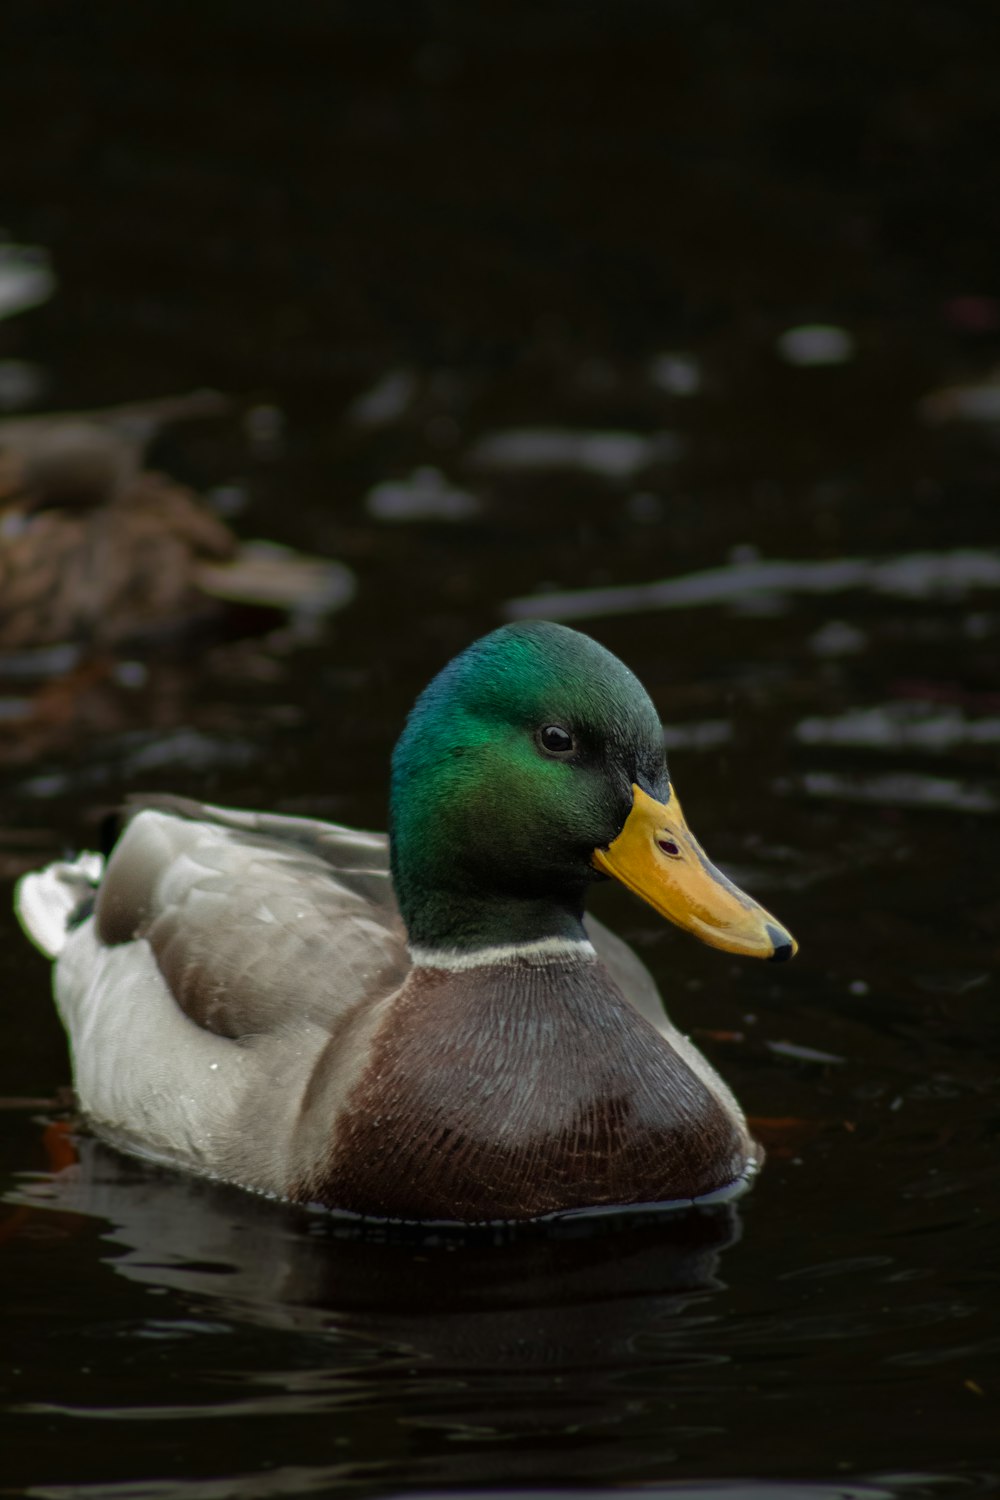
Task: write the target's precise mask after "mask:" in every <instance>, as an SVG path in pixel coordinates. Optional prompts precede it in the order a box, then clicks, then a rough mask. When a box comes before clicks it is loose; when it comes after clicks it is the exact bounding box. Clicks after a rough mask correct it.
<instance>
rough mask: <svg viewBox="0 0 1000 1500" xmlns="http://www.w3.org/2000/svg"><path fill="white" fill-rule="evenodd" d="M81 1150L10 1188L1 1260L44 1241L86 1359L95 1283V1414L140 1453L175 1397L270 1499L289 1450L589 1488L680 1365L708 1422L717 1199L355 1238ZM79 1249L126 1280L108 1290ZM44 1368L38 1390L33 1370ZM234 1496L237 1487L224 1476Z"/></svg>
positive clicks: (220, 1190) (423, 1473)
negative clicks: (580, 1227) (75, 1161)
mask: <svg viewBox="0 0 1000 1500" xmlns="http://www.w3.org/2000/svg"><path fill="white" fill-rule="evenodd" d="M78 1144H79V1149H80V1157H81V1159H80V1163H79V1165H78V1166H76V1167H71V1168H69V1169H66V1170H63V1171H60V1172H58V1173H56V1174H55V1175H54V1176H45V1177H43V1178H41V1179H40V1180H37V1181H36V1182H34V1183H30V1184H28V1183H22V1184H20V1185H19V1186H18V1188H17V1189H16V1194H15V1195H11V1196H12V1197H13V1198H14V1201H15V1202H16V1203H17V1205H19V1207H18V1208H16V1209H15V1212H19V1213H21V1214H25V1215H28V1216H29V1217H28V1219H27V1221H26V1222H25V1221H22V1222H23V1223H24V1235H23V1238H15V1239H14V1240H12V1241H10V1242H8V1243H7V1244H6V1245H5V1246H4V1250H5V1257H6V1266H7V1273H8V1276H9V1277H13V1278H14V1280H15V1281H16V1280H17V1277H18V1275H19V1271H20V1268H21V1265H22V1264H23V1265H24V1269H25V1273H27V1272H28V1270H29V1267H30V1268H32V1274H33V1275H34V1276H35V1277H36V1278H37V1275H38V1257H39V1255H40V1254H43V1253H44V1254H46V1255H47V1268H48V1270H49V1272H50V1274H51V1276H52V1277H54V1278H55V1279H56V1280H57V1281H59V1280H60V1279H61V1278H63V1279H66V1284H67V1287H69V1288H73V1289H74V1290H72V1291H67V1294H66V1296H65V1298H64V1299H63V1302H62V1303H59V1301H58V1299H57V1300H56V1307H55V1309H54V1311H53V1312H52V1314H51V1316H50V1318H49V1322H50V1324H52V1323H53V1320H56V1321H55V1323H54V1326H55V1328H56V1329H57V1331H58V1329H59V1327H60V1324H59V1322H58V1319H59V1318H60V1316H62V1318H63V1319H64V1321H65V1325H66V1329H67V1336H69V1334H70V1332H72V1335H73V1337H74V1338H75V1339H76V1343H75V1345H74V1347H75V1348H77V1349H80V1350H82V1351H83V1352H82V1353H81V1354H80V1355H79V1356H78V1357H79V1358H84V1359H85V1358H86V1351H87V1350H88V1349H89V1343H88V1339H89V1337H90V1335H91V1332H92V1330H91V1328H90V1327H89V1326H88V1327H85V1328H81V1326H80V1321H79V1320H80V1318H81V1316H82V1315H81V1312H80V1293H79V1288H80V1282H79V1277H80V1275H81V1274H84V1275H85V1276H86V1277H87V1281H88V1284H91V1285H92V1286H93V1287H95V1288H98V1287H99V1288H100V1289H101V1291H100V1297H101V1315H100V1324H99V1329H98V1332H97V1335H96V1337H97V1339H98V1340H99V1343H100V1345H102V1346H106V1341H107V1338H108V1334H107V1332H106V1329H107V1328H108V1327H109V1326H111V1327H113V1329H114V1344H115V1346H116V1348H117V1351H118V1358H120V1359H122V1360H124V1361H125V1362H126V1372H125V1373H124V1374H123V1376H122V1381H123V1383H122V1385H121V1387H119V1388H117V1389H118V1390H119V1391H123V1392H124V1394H123V1395H121V1397H120V1400H121V1405H117V1404H116V1394H115V1392H116V1387H115V1385H114V1383H113V1375H111V1374H109V1366H108V1363H107V1361H106V1363H105V1365H104V1366H102V1367H101V1369H102V1379H103V1382H104V1384H103V1386H102V1400H101V1410H99V1411H98V1413H97V1417H98V1420H102V1423H103V1426H102V1430H104V1429H105V1428H106V1425H107V1423H106V1418H107V1417H108V1415H114V1414H115V1413H116V1412H117V1411H121V1410H122V1407H124V1409H125V1411H124V1414H125V1415H126V1416H127V1417H128V1418H129V1419H131V1420H132V1422H133V1427H132V1428H130V1431H131V1432H132V1433H133V1442H135V1443H137V1444H139V1445H140V1451H141V1459H142V1461H143V1462H147V1461H148V1457H149V1452H150V1447H149V1444H150V1443H153V1442H155V1441H156V1439H157V1437H158V1436H159V1434H160V1432H162V1430H163V1427H164V1425H165V1424H164V1423H163V1422H162V1421H159V1422H157V1421H156V1418H157V1417H158V1416H160V1417H165V1416H171V1415H174V1414H175V1413H176V1414H177V1415H182V1416H183V1417H184V1419H185V1420H190V1419H191V1418H194V1422H195V1425H194V1427H193V1428H192V1429H187V1428H186V1427H185V1429H184V1431H185V1434H186V1433H187V1432H188V1431H189V1430H190V1431H191V1432H192V1433H193V1432H196V1431H197V1429H199V1428H200V1429H201V1430H202V1433H203V1434H204V1432H205V1421H204V1420H198V1419H209V1420H211V1419H214V1418H222V1419H224V1420H225V1422H226V1423H227V1424H228V1425H227V1428H226V1430H227V1432H228V1431H229V1430H230V1429H231V1428H232V1427H233V1424H238V1426H239V1434H240V1436H239V1439H238V1441H237V1442H236V1446H235V1448H234V1449H233V1455H238V1456H233V1455H230V1457H231V1459H232V1462H234V1463H237V1464H238V1465H239V1467H240V1469H241V1470H243V1469H245V1470H247V1471H253V1470H255V1469H256V1467H257V1465H258V1462H259V1461H260V1460H259V1459H258V1457H257V1455H258V1452H259V1450H261V1449H263V1450H264V1451H266V1455H267V1463H268V1476H267V1477H268V1481H269V1487H268V1492H269V1493H271V1492H273V1493H277V1492H278V1490H280V1492H281V1493H285V1489H284V1488H283V1487H282V1486H281V1485H280V1483H277V1481H276V1480H275V1478H274V1475H273V1474H272V1473H271V1466H272V1465H273V1464H275V1463H284V1464H288V1465H294V1466H295V1468H294V1475H295V1478H296V1480H297V1481H299V1482H296V1483H290V1484H289V1486H288V1493H294V1494H299V1493H303V1494H304V1493H315V1494H317V1495H318V1494H323V1495H327V1494H331V1495H332V1494H336V1493H338V1492H339V1491H340V1490H341V1489H343V1488H344V1485H345V1484H346V1483H349V1482H350V1481H351V1480H357V1478H358V1476H359V1475H361V1474H363V1475H364V1477H365V1478H366V1479H371V1480H373V1481H374V1482H375V1483H377V1484H378V1485H379V1488H380V1490H381V1491H383V1492H385V1493H389V1491H390V1490H391V1491H392V1492H393V1493H395V1486H394V1485H393V1484H392V1482H391V1481H392V1480H394V1479H400V1480H405V1481H407V1482H408V1483H401V1484H400V1485H399V1490H400V1492H402V1491H403V1490H406V1489H407V1488H408V1484H410V1485H412V1483H413V1482H414V1481H418V1480H419V1481H421V1482H422V1483H423V1484H425V1485H427V1486H428V1487H429V1489H433V1490H434V1492H435V1493H437V1492H438V1490H439V1489H441V1488H443V1485H442V1481H443V1480H444V1478H445V1477H447V1479H448V1481H449V1483H450V1484H451V1485H454V1484H456V1483H467V1484H469V1485H470V1486H472V1485H475V1486H476V1487H477V1488H478V1487H479V1486H482V1485H483V1484H486V1485H494V1486H495V1485H496V1484H497V1483H499V1482H502V1481H507V1482H509V1483H512V1484H513V1483H516V1482H521V1483H526V1484H528V1485H532V1484H533V1485H535V1486H537V1485H538V1484H539V1482H540V1481H541V1480H543V1479H550V1480H552V1481H559V1480H563V1481H565V1480H566V1478H567V1464H571V1465H572V1466H573V1469H572V1472H573V1473H581V1474H583V1473H586V1474H587V1475H588V1476H589V1477H590V1480H591V1482H593V1480H594V1478H595V1476H601V1475H605V1474H606V1475H608V1476H609V1479H610V1478H618V1479H620V1478H621V1474H622V1465H623V1462H627V1457H626V1459H623V1452H624V1454H625V1455H626V1456H628V1455H631V1456H634V1455H635V1454H636V1453H639V1452H646V1453H647V1454H648V1452H649V1446H650V1444H651V1443H653V1444H655V1448H656V1452H657V1455H658V1456H660V1455H662V1454H663V1452H664V1450H666V1452H667V1453H668V1454H669V1452H670V1448H671V1446H672V1441H671V1440H672V1433H671V1426H672V1425H676V1424H677V1423H678V1413H677V1411H676V1409H675V1407H676V1402H677V1398H678V1390H677V1386H678V1382H680V1383H681V1384H682V1386H683V1387H685V1388H686V1387H688V1386H690V1385H692V1384H693V1385H694V1387H695V1388H696V1389H697V1390H698V1391H700V1392H702V1393H703V1394H702V1396H701V1398H700V1400H701V1404H702V1405H703V1406H704V1407H705V1408H707V1410H706V1414H705V1420H706V1421H708V1422H711V1421H713V1420H715V1421H718V1403H719V1400H720V1399H721V1398H722V1396H723V1395H724V1386H723V1387H722V1390H720V1389H719V1387H718V1385H717V1384H716V1378H717V1376H718V1375H719V1374H720V1373H721V1376H722V1379H723V1380H724V1379H725V1370H723V1371H721V1372H719V1371H717V1370H716V1369H715V1368H714V1365H715V1364H716V1363H718V1362H724V1361H725V1359H726V1355H725V1354H724V1353H720V1352H719V1345H720V1342H721V1341H722V1340H721V1337H720V1335H721V1330H720V1325H719V1322H718V1315H719V1309H718V1306H717V1305H716V1298H715V1296H714V1294H715V1293H716V1292H717V1290H718V1288H719V1285H720V1283H719V1281H718V1279H717V1276H718V1262H719V1257H720V1255H721V1254H722V1253H723V1252H724V1251H725V1250H726V1249H727V1248H728V1246H729V1245H730V1244H731V1243H732V1241H733V1240H734V1239H735V1238H736V1237H737V1234H738V1228H739V1226H738V1220H737V1217H736V1216H737V1212H738V1209H737V1206H736V1205H735V1204H731V1203H730V1204H719V1205H716V1206H715V1207H713V1208H711V1209H702V1210H689V1211H687V1212H684V1213H679V1214H677V1213H670V1212H667V1213H660V1214H658V1215H656V1216H655V1218H654V1219H653V1220H651V1221H650V1222H649V1223H646V1224H636V1225H633V1226H626V1227H616V1228H615V1229H614V1230H613V1232H609V1233H592V1232H587V1233H583V1234H577V1233H576V1232H574V1234H573V1236H572V1237H571V1238H558V1239H556V1238H553V1237H552V1236H551V1234H550V1233H548V1232H545V1233H539V1232H538V1231H537V1230H535V1229H534V1228H529V1229H526V1228H524V1227H523V1226H522V1227H520V1228H516V1229H512V1230H510V1231H505V1232H504V1234H503V1235H502V1237H501V1242H500V1243H494V1242H493V1241H492V1240H491V1239H490V1238H487V1237H486V1235H485V1234H484V1233H483V1232H482V1231H480V1232H478V1233H475V1232H473V1233H474V1236H475V1237H474V1238H472V1239H471V1240H466V1239H464V1238H461V1237H459V1236H458V1235H457V1234H456V1235H447V1236H441V1235H440V1234H438V1233H437V1232H435V1233H433V1234H431V1235H429V1236H428V1235H427V1234H421V1233H419V1232H418V1233H417V1234H416V1235H415V1234H414V1231H412V1230H410V1231H409V1232H408V1233H404V1232H403V1231H397V1232H396V1234H395V1235H394V1236H393V1237H392V1238H390V1239H389V1240H388V1241H387V1242H386V1240H385V1239H382V1242H378V1241H376V1242H375V1243H373V1242H372V1237H371V1233H370V1232H368V1233H367V1234H364V1235H363V1237H362V1235H359V1234H358V1232H357V1227H356V1226H355V1230H354V1233H353V1234H351V1233H350V1231H348V1233H347V1234H346V1235H345V1232H344V1226H342V1225H341V1224H338V1223H337V1221H336V1218H335V1217H334V1218H333V1219H332V1220H331V1216H328V1215H326V1214H324V1213H316V1212H310V1211H306V1210H303V1209H300V1208H296V1207H293V1206H290V1205H283V1204H276V1203H274V1202H270V1201H267V1200H265V1199H263V1198H261V1197H258V1196H256V1195H253V1194H248V1193H240V1192H238V1191H236V1190H235V1189H231V1188H226V1187H223V1186H221V1185H219V1184H217V1183H211V1182H206V1181H204V1180H199V1179H197V1178H192V1177H182V1176H180V1175H177V1174H173V1173H166V1172H159V1171H156V1170H155V1169H154V1170H152V1171H151V1170H150V1169H149V1168H148V1167H147V1166H145V1165H140V1164H137V1163H134V1162H130V1161H128V1160H127V1159H126V1158H124V1157H121V1156H119V1155H118V1154H117V1153H115V1152H111V1151H108V1150H107V1149H105V1148H104V1147H103V1146H102V1145H101V1144H100V1143H99V1142H96V1141H93V1140H80V1141H79V1143H78ZM8 1201H11V1200H10V1199H8ZM78 1216H86V1217H78ZM95 1220H97V1221H102V1220H103V1221H105V1222H106V1224H107V1226H108V1227H107V1228H105V1227H104V1224H96V1225H95ZM596 1227H597V1228H598V1229H600V1227H601V1226H600V1225H597V1226H596ZM575 1228H576V1226H574V1231H575ZM95 1230H97V1231H98V1232H100V1240H99V1241H98V1242H97V1243H95ZM68 1235H72V1236H73V1239H74V1242H73V1243H72V1244H71V1245H67V1244H66V1236H68ZM380 1237H381V1230H380ZM22 1258H23V1259H22ZM92 1258H99V1259H100V1260H101V1261H103V1262H105V1263H106V1266H107V1268H108V1269H110V1270H113V1271H114V1272H115V1273H116V1276H117V1277H118V1278H122V1280H120V1281H119V1283H118V1286H117V1287H116V1288H115V1287H111V1288H109V1287H108V1285H107V1277H106V1274H105V1271H104V1267H103V1266H102V1267H100V1268H98V1267H96V1266H95V1267H92V1268H88V1263H89V1262H90V1261H91V1259H92ZM60 1268H61V1270H60ZM130 1285H131V1287H133V1288H134V1292H132V1293H131V1294H130ZM147 1290H155V1291H157V1292H160V1293H166V1294H167V1295H159V1296H156V1297H152V1298H151V1297H148V1296H146V1295H145V1292H146V1291H147ZM68 1309H72V1311H71V1312H69V1313H68V1312H67V1310H68ZM112 1320H113V1321H112ZM84 1321H86V1320H84ZM171 1334H172V1335H173V1338H174V1339H182V1340H183V1341H184V1347H183V1349H182V1350H180V1351H178V1348H177V1344H176V1343H174V1344H172V1345H171V1344H167V1345H166V1346H165V1347H164V1345H163V1344H162V1342H161V1343H160V1344H159V1345H154V1349H155V1348H156V1347H159V1348H160V1350H161V1352H162V1353H163V1354H165V1355H166V1357H167V1363H166V1365H165V1366H164V1365H162V1364H160V1363H158V1362H157V1363H152V1362H151V1360H150V1357H149V1349H150V1342H149V1341H150V1340H161V1341H162V1340H163V1339H164V1338H165V1337H170V1336H171ZM81 1340H82V1342H81ZM50 1343H51V1338H50ZM178 1352H179V1354H180V1357H179V1358H178V1357H177V1356H178ZM171 1353H172V1354H173V1356H174V1358H173V1359H171V1357H170V1356H171ZM111 1369H112V1370H113V1369H114V1366H113V1365H112V1366H111ZM189 1375H190V1385H189V1386H185V1382H186V1380H187V1379H188V1377H189ZM67 1378H68V1379H72V1377H67ZM78 1379H82V1380H83V1382H84V1386H83V1389H82V1390H81V1391H80V1393H79V1395H78V1396H77V1400H78V1402H79V1407H78V1408H77V1410H78V1411H79V1414H80V1415H81V1416H84V1417H89V1418H93V1407H94V1404H95V1398H94V1387H93V1377H90V1376H84V1377H78ZM44 1380H45V1382H46V1383H45V1384H42V1386H41V1394H42V1399H43V1400H46V1399H47V1400H51V1399H52V1395H51V1390H52V1385H51V1372H50V1371H49V1370H46V1372H45V1376H44ZM109 1382H111V1383H110V1384H109ZM178 1382H180V1387H179V1386H178ZM71 1389H72V1387H71ZM179 1389H181V1390H183V1392H184V1393H183V1394H182V1395H178V1390H179ZM696 1399H698V1398H696ZM178 1402H184V1403H190V1404H189V1405H188V1404H185V1405H184V1406H182V1407H180V1408H179V1409H178V1406H177V1403H178ZM61 1410H65V1408H61ZM685 1415H686V1416H687V1413H685ZM136 1418H138V1419H139V1421H140V1422H142V1421H143V1420H144V1421H145V1422H146V1423H147V1424H148V1423H150V1422H152V1424H153V1425H152V1431H151V1428H150V1425H136ZM688 1420H690V1418H689V1416H688ZM79 1425H80V1424H79V1423H77V1426H78V1427H79ZM178 1425H179V1424H176V1423H175V1424H174V1430H176V1428H177V1426H178ZM218 1430H219V1429H218V1423H217V1422H214V1421H213V1423H212V1427H211V1429H210V1431H211V1433H213V1434H215V1433H216V1432H217V1431H218ZM708 1430H709V1431H710V1432H714V1431H715V1429H714V1428H711V1427H709V1428H708ZM255 1432H256V1434H257V1438H256V1439H255V1437H254V1433H255ZM348 1437H349V1438H350V1446H349V1448H348V1449H347V1450H346V1451H345V1446H344V1445H345V1442H346V1440H347V1438H348ZM204 1440H205V1439H204V1436H203V1437H202V1441H204ZM178 1441H179V1439H178ZM191 1441H192V1442H193V1441H194V1439H193V1437H192V1439H191ZM312 1466H315V1468H314V1467H312ZM102 1477H104V1476H102ZM306 1477H308V1478H309V1479H310V1480H311V1481H312V1483H309V1484H307V1483H305V1482H302V1481H303V1480H304V1479H305V1478H306ZM240 1478H241V1480H242V1474H241V1476H240ZM190 1483H191V1481H190V1480H189V1479H187V1480H185V1484H190ZM271 1486H274V1488H273V1490H272V1489H271ZM230 1490H231V1491H232V1492H233V1493H236V1492H237V1491H238V1492H239V1493H240V1494H243V1493H253V1492H254V1489H253V1484H252V1482H246V1483H244V1482H237V1481H236V1479H235V1476H234V1478H233V1479H232V1480H231V1481H230V1486H229V1490H227V1493H229V1492H230ZM213 1493H214V1491H213ZM602 1493H603V1492H602Z"/></svg>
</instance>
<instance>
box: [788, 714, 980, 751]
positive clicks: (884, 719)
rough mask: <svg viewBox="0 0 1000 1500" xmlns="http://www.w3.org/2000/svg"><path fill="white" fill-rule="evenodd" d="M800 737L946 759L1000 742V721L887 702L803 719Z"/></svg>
mask: <svg viewBox="0 0 1000 1500" xmlns="http://www.w3.org/2000/svg"><path fill="white" fill-rule="evenodd" d="M795 738H796V739H797V740H798V741H799V743H800V744H803V745H830V746H836V747H844V748H845V749H852V750H893V751H895V750H920V751H926V752H927V753H929V754H938V755H940V754H945V753H946V752H948V751H951V750H956V749H959V748H960V747H961V746H963V745H997V744H1000V717H992V718H983V719H967V718H966V717H965V714H964V713H963V712H962V710H961V709H960V708H947V707H946V708H942V707H940V706H937V705H935V706H931V705H930V704H926V703H907V702H903V703H886V704H879V705H877V706H875V707H872V708H853V709H849V710H848V711H847V712H846V713H842V714H833V715H830V716H829V717H826V718H823V717H820V716H818V715H817V716H815V717H812V718H808V719H803V720H802V721H801V722H800V723H799V724H797V725H796V726H795Z"/></svg>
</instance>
